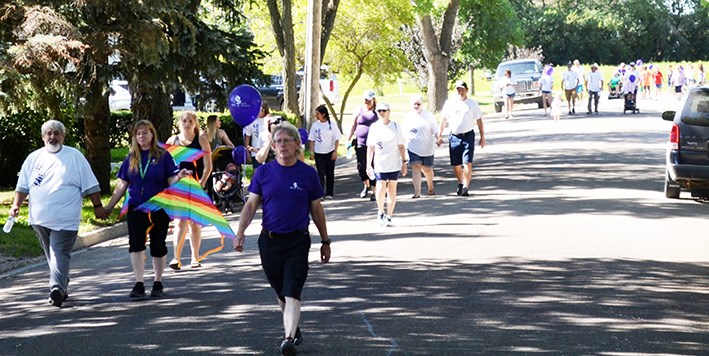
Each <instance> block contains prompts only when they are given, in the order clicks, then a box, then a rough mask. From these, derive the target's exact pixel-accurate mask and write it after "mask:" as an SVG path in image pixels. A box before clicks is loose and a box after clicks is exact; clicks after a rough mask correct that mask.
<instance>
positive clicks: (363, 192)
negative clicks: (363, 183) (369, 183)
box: [359, 187, 367, 198]
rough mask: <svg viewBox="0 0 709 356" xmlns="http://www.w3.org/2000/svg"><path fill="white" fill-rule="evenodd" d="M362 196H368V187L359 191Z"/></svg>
mask: <svg viewBox="0 0 709 356" xmlns="http://www.w3.org/2000/svg"><path fill="white" fill-rule="evenodd" d="M359 197H360V198H366V197H367V187H364V188H363V189H362V191H361V192H360V193H359Z"/></svg>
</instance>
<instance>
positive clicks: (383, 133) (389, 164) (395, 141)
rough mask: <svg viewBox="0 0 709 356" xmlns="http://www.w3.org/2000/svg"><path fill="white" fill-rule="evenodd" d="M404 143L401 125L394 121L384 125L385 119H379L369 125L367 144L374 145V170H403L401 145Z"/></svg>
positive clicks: (381, 171)
mask: <svg viewBox="0 0 709 356" xmlns="http://www.w3.org/2000/svg"><path fill="white" fill-rule="evenodd" d="M403 144H404V136H403V135H402V132H401V126H400V125H399V124H397V123H396V122H394V121H389V124H388V125H384V120H377V122H375V123H373V124H372V126H370V127H369V135H367V146H368V147H374V171H375V172H378V173H391V172H398V171H400V170H401V153H400V152H399V145H403Z"/></svg>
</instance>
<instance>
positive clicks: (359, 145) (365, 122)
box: [347, 89, 379, 200]
mask: <svg viewBox="0 0 709 356" xmlns="http://www.w3.org/2000/svg"><path fill="white" fill-rule="evenodd" d="M376 109H377V99H376V95H375V94H374V90H371V89H370V90H365V91H364V105H362V107H361V108H360V109H359V113H357V115H356V116H355V120H354V123H353V124H352V130H350V136H349V137H348V138H347V141H348V142H349V141H350V140H352V137H353V136H356V137H357V142H356V143H355V145H354V146H355V155H356V156H357V173H358V174H359V178H360V179H361V180H362V186H363V187H362V192H361V193H359V197H360V198H366V197H367V192H368V191H369V190H371V191H372V195H371V199H370V200H374V199H375V194H374V186H375V185H376V181H375V180H373V179H370V178H369V177H368V176H367V135H368V134H369V127H370V126H371V125H372V124H373V123H375V122H376V121H377V120H379V117H378V116H377V112H376Z"/></svg>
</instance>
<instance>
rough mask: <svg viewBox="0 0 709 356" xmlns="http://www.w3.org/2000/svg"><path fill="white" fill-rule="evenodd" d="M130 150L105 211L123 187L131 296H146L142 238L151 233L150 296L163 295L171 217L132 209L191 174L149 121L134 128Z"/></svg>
mask: <svg viewBox="0 0 709 356" xmlns="http://www.w3.org/2000/svg"><path fill="white" fill-rule="evenodd" d="M131 136H132V137H133V139H132V142H131V147H130V153H129V154H128V156H126V158H125V159H124V160H123V164H122V165H121V169H120V170H119V171H118V184H116V189H115V190H114V191H113V195H112V196H111V201H109V202H108V205H106V211H107V213H108V214H110V213H111V211H113V208H114V207H115V206H116V204H117V203H118V201H119V200H120V199H121V198H122V197H123V195H124V194H125V192H126V190H128V194H129V195H130V199H129V201H128V252H130V262H131V265H132V266H133V274H134V275H135V286H133V290H132V291H131V292H130V297H131V298H141V297H144V296H145V285H144V284H143V282H144V279H143V274H144V272H145V249H146V248H145V242H146V237H147V235H148V232H149V233H150V256H152V257H153V270H154V274H155V282H154V283H153V289H152V291H151V293H150V296H152V297H160V296H162V295H163V286H162V274H163V270H164V269H165V261H166V258H167V245H166V243H165V240H166V239H167V228H168V224H169V223H170V217H168V216H167V213H165V210H162V209H160V210H158V211H155V212H152V213H145V212H142V211H139V210H135V208H136V207H137V206H139V205H140V204H143V203H144V202H146V201H148V200H149V199H150V198H152V197H153V196H154V195H156V194H158V193H160V192H162V191H163V190H165V188H167V187H169V186H170V185H172V184H174V183H176V182H177V181H178V180H180V179H182V178H184V177H187V176H188V175H190V173H191V172H190V171H188V170H186V169H183V170H181V171H179V172H178V168H177V165H176V164H175V160H173V159H172V156H171V155H170V154H169V153H168V152H167V151H166V150H164V149H163V148H161V147H159V146H158V143H157V138H156V137H157V132H156V131H155V127H154V126H153V124H152V123H150V121H147V120H141V121H138V122H137V123H136V124H135V127H134V128H133V132H132V135H131Z"/></svg>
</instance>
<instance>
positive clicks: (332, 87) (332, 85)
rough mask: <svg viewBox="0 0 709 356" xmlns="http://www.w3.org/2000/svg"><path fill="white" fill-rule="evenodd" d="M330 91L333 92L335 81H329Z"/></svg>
mask: <svg viewBox="0 0 709 356" xmlns="http://www.w3.org/2000/svg"><path fill="white" fill-rule="evenodd" d="M330 91H335V81H334V80H330Z"/></svg>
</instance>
